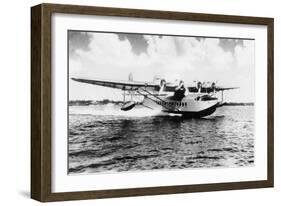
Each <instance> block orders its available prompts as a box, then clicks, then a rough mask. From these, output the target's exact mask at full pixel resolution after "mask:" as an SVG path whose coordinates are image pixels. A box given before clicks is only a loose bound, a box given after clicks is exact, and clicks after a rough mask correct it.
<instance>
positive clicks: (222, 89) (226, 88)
mask: <svg viewBox="0 0 281 206" xmlns="http://www.w3.org/2000/svg"><path fill="white" fill-rule="evenodd" d="M231 89H239V87H216V91H224V90H231Z"/></svg>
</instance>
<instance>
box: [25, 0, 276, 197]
mask: <svg viewBox="0 0 281 206" xmlns="http://www.w3.org/2000/svg"><path fill="white" fill-rule="evenodd" d="M31 75H32V76H31V110H32V112H31V197H32V198H34V199H36V200H39V201H42V202H46V201H61V200H79V199H92V198H109V197H125V196H139V195H160V194H172V193H188V192H203V191H219V190H233V189H250V188H266V187H273V182H274V181H273V179H274V178H273V177H274V173H273V172H274V169H273V154H274V144H273V102H274V101H273V98H274V97H273V94H274V91H273V19H272V18H263V17H246V16H228V15H214V14H199V13H183V12H171V11H152V10H136V9H121V8H104V7H89V6H74V5H57V4H41V5H37V6H34V7H32V8H31Z"/></svg>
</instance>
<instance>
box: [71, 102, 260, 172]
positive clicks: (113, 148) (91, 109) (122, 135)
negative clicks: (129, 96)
mask: <svg viewBox="0 0 281 206" xmlns="http://www.w3.org/2000/svg"><path fill="white" fill-rule="evenodd" d="M68 157H69V158H68V160H69V170H68V172H69V174H81V173H84V174H87V173H96V172H123V171H140V170H157V169H166V170H167V169H188V168H212V167H216V168H217V167H224V168H225V167H249V166H253V165H254V159H255V158H254V106H226V107H221V108H218V109H217V111H216V112H215V113H214V114H213V115H211V116H208V117H205V118H201V119H183V118H182V117H180V116H170V115H166V114H165V115H164V114H159V113H158V112H156V113H155V112H153V113H152V112H151V110H149V109H140V108H136V109H133V110H132V111H129V112H123V111H120V106H118V105H113V104H108V105H99V106H98V105H90V106H70V107H69V154H68Z"/></svg>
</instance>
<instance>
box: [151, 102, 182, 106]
mask: <svg viewBox="0 0 281 206" xmlns="http://www.w3.org/2000/svg"><path fill="white" fill-rule="evenodd" d="M156 103H157V104H158V105H161V106H162V105H163V106H170V107H172V106H177V107H187V102H164V101H156Z"/></svg>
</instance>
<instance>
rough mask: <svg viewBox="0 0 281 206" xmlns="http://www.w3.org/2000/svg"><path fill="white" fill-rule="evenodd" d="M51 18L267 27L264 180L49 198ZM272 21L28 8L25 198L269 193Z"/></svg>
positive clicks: (58, 7) (114, 10)
mask: <svg viewBox="0 0 281 206" xmlns="http://www.w3.org/2000/svg"><path fill="white" fill-rule="evenodd" d="M54 13H64V14H77V15H98V16H113V17H128V18H146V19H164V20H182V21H193V22H217V23H231V24H245V25H247V24H249V25H263V26H266V27H267V80H268V83H267V92H268V96H267V143H268V145H267V179H266V180H258V181H243V182H227V183H214V184H210V183H208V184H194V185H169V186H159V187H143V188H133V189H132V188H130V189H129V188H128V189H109V190H94V191H79V192H60V193H54V192H52V189H51V187H52V152H51V151H52V150H51V145H52V141H51V135H52V128H51V125H52V113H51V110H52V108H51V105H52V104H51V102H52V101H51V100H52V92H51V87H52V84H51V82H52V81H51V80H52V75H51V66H52V64H51V62H52V59H51V58H52V55H51V48H52V44H51V42H52V39H51V29H52V23H51V17H52V15H53V14H54ZM273 34H274V21H273V19H272V18H262V17H246V16H229V15H215V14H199V13H184V12H171V11H152V10H137V9H123V8H122V9H121V8H105V7H92V6H76V5H58V4H40V5H37V6H34V7H32V8H31V198H33V199H36V200H39V201H42V202H49V201H64V200H81V199H95V198H110V197H128V196H141V195H160V194H174V193H189V192H205V191H220V190H235V189H250V188H266V187H273V183H274V159H273V155H274V142H273V135H274V129H273V127H274V126H273V125H274V122H273V121H274V114H273V112H274V109H273V108H274V86H273V85H274V83H273V79H274V78H273V45H274V43H273Z"/></svg>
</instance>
